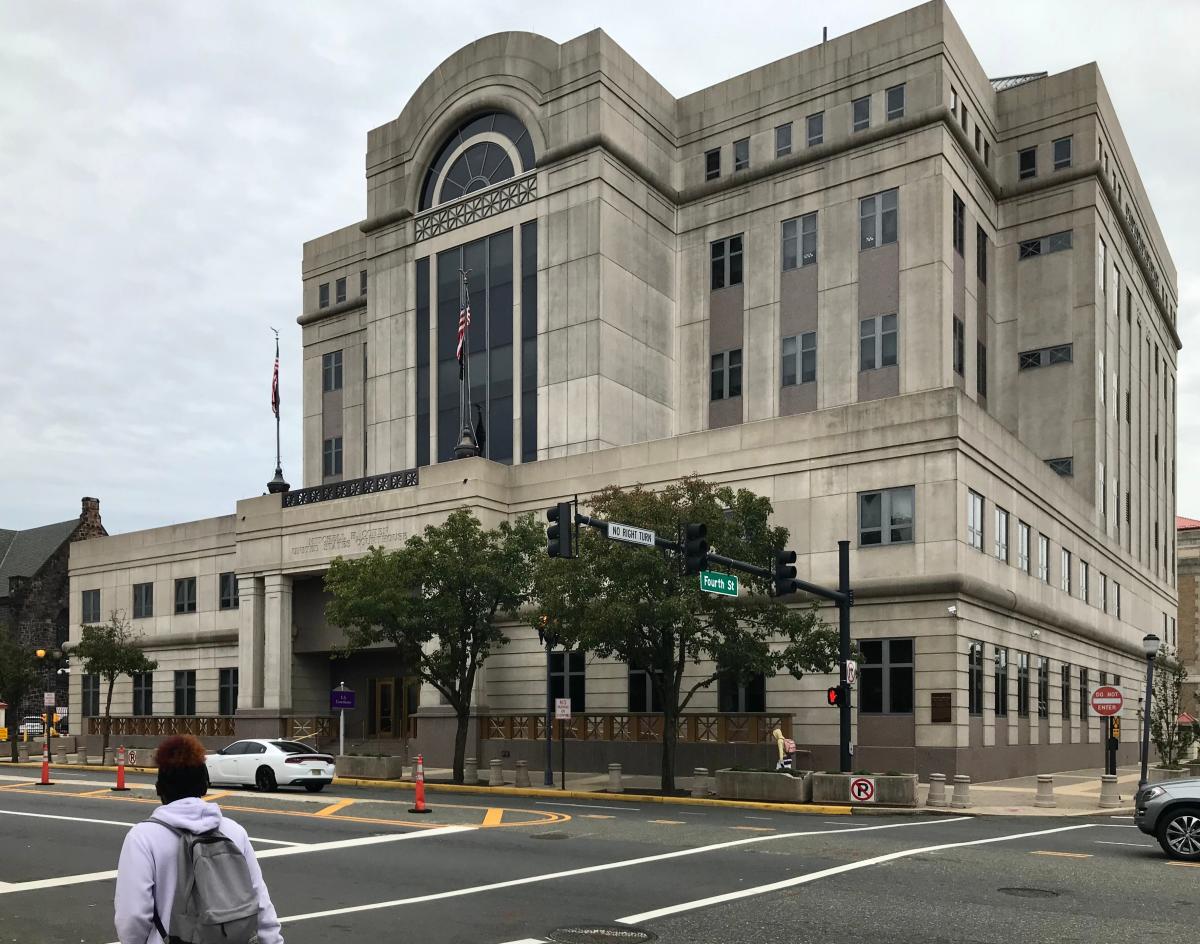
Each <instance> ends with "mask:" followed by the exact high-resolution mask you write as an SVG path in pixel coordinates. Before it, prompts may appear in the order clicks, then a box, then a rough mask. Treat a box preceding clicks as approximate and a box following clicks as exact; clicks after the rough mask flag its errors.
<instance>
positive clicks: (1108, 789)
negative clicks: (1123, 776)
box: [1100, 774, 1121, 810]
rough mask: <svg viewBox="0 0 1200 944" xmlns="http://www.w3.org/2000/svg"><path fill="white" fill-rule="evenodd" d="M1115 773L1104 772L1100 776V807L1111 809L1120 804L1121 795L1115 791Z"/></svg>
mask: <svg viewBox="0 0 1200 944" xmlns="http://www.w3.org/2000/svg"><path fill="white" fill-rule="evenodd" d="M1117 789H1118V788H1117V776H1116V774H1104V775H1103V776H1102V777H1101V778H1100V808H1101V809H1102V810H1111V809H1114V808H1115V807H1118V806H1120V805H1121V795H1120V794H1119V793H1118V792H1117Z"/></svg>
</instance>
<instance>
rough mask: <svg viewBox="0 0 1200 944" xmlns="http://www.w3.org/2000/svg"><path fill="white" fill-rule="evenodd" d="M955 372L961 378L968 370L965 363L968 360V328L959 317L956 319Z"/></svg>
mask: <svg viewBox="0 0 1200 944" xmlns="http://www.w3.org/2000/svg"><path fill="white" fill-rule="evenodd" d="M953 320H954V372H955V373H956V374H958V375H959V376H960V377H961V376H963V373H964V371H965V370H966V365H965V364H964V363H963V362H964V361H965V360H966V359H967V350H966V348H967V338H966V334H967V327H966V325H964V324H963V320H962V319H961V318H959V317H958V316H957V315H956V316H955V317H954V319H953Z"/></svg>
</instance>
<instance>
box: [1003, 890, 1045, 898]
mask: <svg viewBox="0 0 1200 944" xmlns="http://www.w3.org/2000/svg"><path fill="white" fill-rule="evenodd" d="M996 890H997V891H999V892H1002V893H1003V894H1005V895H1012V896H1013V897H1014V898H1057V897H1058V892H1053V891H1051V890H1050V889H1048V888H998V889H996Z"/></svg>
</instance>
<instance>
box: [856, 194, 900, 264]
mask: <svg viewBox="0 0 1200 944" xmlns="http://www.w3.org/2000/svg"><path fill="white" fill-rule="evenodd" d="M898 197H899V191H898V190H895V189H893V190H885V191H883V193H877V194H874V195H873V196H870V197H863V198H862V199H861V200H859V202H858V223H859V227H858V248H859V250H866V249H874V248H875V247H876V246H884V245H887V244H888V243H894V242H895V241H896V239H897V236H898V232H899V210H898Z"/></svg>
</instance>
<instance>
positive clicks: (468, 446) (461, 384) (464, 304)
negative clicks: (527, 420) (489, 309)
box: [454, 269, 479, 459]
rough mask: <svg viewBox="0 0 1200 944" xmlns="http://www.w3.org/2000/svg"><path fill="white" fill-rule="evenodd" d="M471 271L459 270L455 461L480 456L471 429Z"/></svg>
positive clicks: (473, 431) (477, 443)
mask: <svg viewBox="0 0 1200 944" xmlns="http://www.w3.org/2000/svg"><path fill="white" fill-rule="evenodd" d="M470 271H471V270H470V269H459V270H458V274H459V275H460V276H461V281H460V282H459V287H458V311H459V315H458V319H459V330H460V331H461V333H462V340H461V345H462V346H461V351H462V357H461V358H460V360H459V362H458V425H459V436H458V445H457V446H455V447H454V458H455V459H466V458H468V457H470V456H477V455H479V442H478V440H476V438H475V430H474V429H472V428H471V367H470V364H471V345H470V340H471V337H470V336H471V319H470V305H471V290H470V288H469V286H468V285H467V273H469V272H470Z"/></svg>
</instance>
